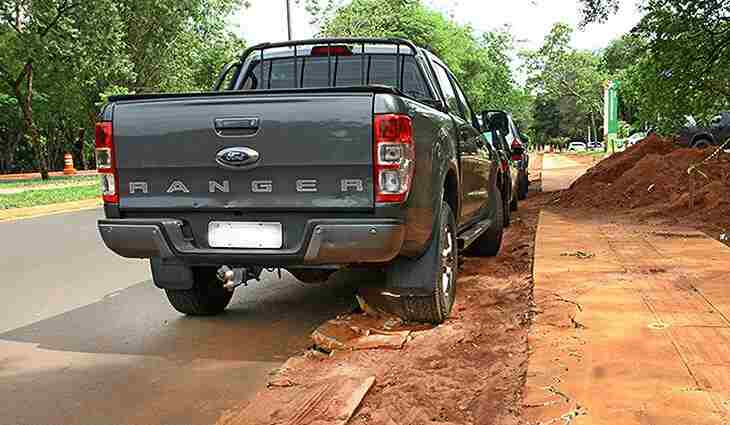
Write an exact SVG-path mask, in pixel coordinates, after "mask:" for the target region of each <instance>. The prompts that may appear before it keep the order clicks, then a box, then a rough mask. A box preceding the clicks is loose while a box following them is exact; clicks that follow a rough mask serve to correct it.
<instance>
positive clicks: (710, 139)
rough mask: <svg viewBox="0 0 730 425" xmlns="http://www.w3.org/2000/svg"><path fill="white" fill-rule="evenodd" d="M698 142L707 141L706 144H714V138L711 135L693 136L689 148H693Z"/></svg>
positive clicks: (700, 134)
mask: <svg viewBox="0 0 730 425" xmlns="http://www.w3.org/2000/svg"><path fill="white" fill-rule="evenodd" d="M700 140H707V142H708V143H709V144H711V145H712V144H714V143H715V138H714V137H712V134H710V133H699V134H695V135H694V137H692V143H691V144H690V147H693V146H694V145H695V144H696V143H697V142H698V141H700Z"/></svg>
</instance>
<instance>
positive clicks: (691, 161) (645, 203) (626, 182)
mask: <svg viewBox="0 0 730 425" xmlns="http://www.w3.org/2000/svg"><path fill="white" fill-rule="evenodd" d="M712 152H714V151H713V150H712V149H708V150H698V149H684V148H679V147H677V146H676V145H675V144H674V143H673V142H672V141H671V140H665V139H661V138H659V137H657V136H650V137H649V138H647V139H646V140H645V141H644V142H642V143H640V144H638V145H635V146H633V147H631V148H629V149H627V150H626V151H624V152H620V153H617V154H615V155H612V156H610V157H609V158H607V159H605V160H603V161H601V162H600V163H598V164H597V165H596V166H595V167H593V168H591V169H590V170H588V172H587V173H586V174H585V175H583V176H582V177H581V178H579V179H578V180H577V181H576V182H575V183H573V185H572V186H571V187H570V189H568V190H567V191H564V192H563V193H562V194H561V197H560V205H561V206H563V207H568V208H571V209H593V210H602V211H603V212H604V213H605V212H609V211H631V212H632V213H635V218H637V219H640V220H642V219H643V220H645V219H656V218H663V219H669V220H670V221H672V222H674V223H680V224H690V225H698V226H700V227H703V228H707V229H710V230H711V231H713V232H714V231H726V230H728V229H730V155H728V154H726V153H720V155H719V156H718V157H717V158H714V159H712V160H710V161H708V162H707V163H705V164H702V165H701V166H699V167H698V170H699V171H701V172H702V173H704V175H705V176H706V177H705V176H703V175H702V174H701V173H695V174H694V184H695V206H694V208H690V207H689V205H690V194H689V184H690V177H689V174H688V173H687V170H688V169H689V168H690V167H692V166H693V165H695V164H698V163H700V162H702V161H703V160H704V159H705V158H707V157H708V156H710V154H711V153H712Z"/></svg>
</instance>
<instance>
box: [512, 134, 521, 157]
mask: <svg viewBox="0 0 730 425" xmlns="http://www.w3.org/2000/svg"><path fill="white" fill-rule="evenodd" d="M512 150H514V151H518V152H519V153H517V152H513V153H512V161H522V152H524V149H523V148H522V142H520V141H519V140H517V139H514V140H512Z"/></svg>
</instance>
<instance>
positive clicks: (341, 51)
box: [309, 45, 352, 56]
mask: <svg viewBox="0 0 730 425" xmlns="http://www.w3.org/2000/svg"><path fill="white" fill-rule="evenodd" d="M309 54H310V55H311V56H352V50H351V49H350V47H348V46H340V45H335V46H314V47H312V51H311V52H310V53H309Z"/></svg>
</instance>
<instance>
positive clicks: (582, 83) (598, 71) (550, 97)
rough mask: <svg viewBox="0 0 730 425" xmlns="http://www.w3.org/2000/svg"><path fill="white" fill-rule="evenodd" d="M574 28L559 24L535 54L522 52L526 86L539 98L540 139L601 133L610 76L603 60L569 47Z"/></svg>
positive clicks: (536, 126)
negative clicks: (604, 101)
mask: <svg viewBox="0 0 730 425" xmlns="http://www.w3.org/2000/svg"><path fill="white" fill-rule="evenodd" d="M572 34H573V28H571V27H570V26H568V25H566V24H561V23H558V24H556V25H555V26H554V27H553V28H552V30H551V31H550V33H549V34H548V35H547V36H546V37H545V41H544V43H543V45H542V46H541V47H540V48H539V49H537V50H534V51H524V52H521V57H522V58H523V60H524V68H525V71H526V72H527V75H528V80H527V86H528V88H529V89H530V90H532V91H533V92H535V93H536V94H537V96H538V99H539V100H538V102H537V103H536V104H535V110H534V114H535V124H534V125H533V130H534V132H535V135H536V136H537V139H538V140H541V141H543V140H546V139H549V138H550V137H557V136H568V137H574V136H578V135H585V134H586V133H587V129H588V127H589V126H590V127H591V128H592V133H593V134H596V133H597V132H598V128H597V122H599V121H602V120H601V117H602V116H603V83H604V82H605V81H606V80H607V78H608V76H607V74H606V72H605V70H604V67H603V65H602V62H601V57H600V56H599V55H597V54H595V53H593V52H589V51H583V50H576V49H574V48H572V47H571V46H570V40H571V37H572Z"/></svg>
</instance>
